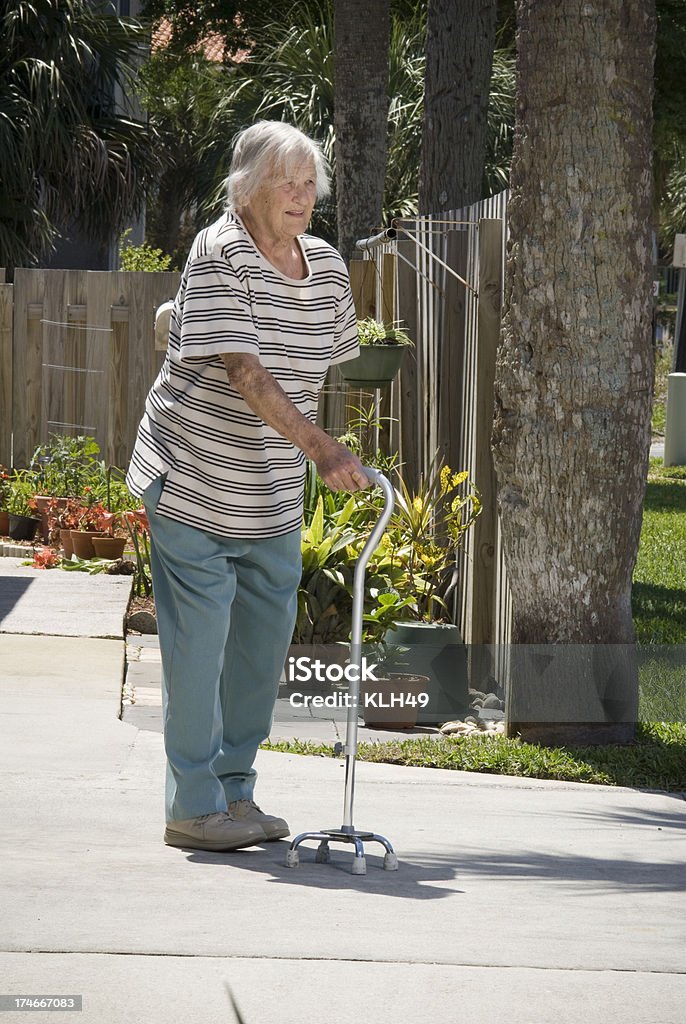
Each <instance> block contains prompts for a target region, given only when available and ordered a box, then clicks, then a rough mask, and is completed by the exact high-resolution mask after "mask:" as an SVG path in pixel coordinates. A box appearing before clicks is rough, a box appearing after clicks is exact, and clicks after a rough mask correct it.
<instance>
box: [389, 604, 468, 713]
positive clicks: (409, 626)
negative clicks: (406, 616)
mask: <svg viewBox="0 0 686 1024" xmlns="http://www.w3.org/2000/svg"><path fill="white" fill-rule="evenodd" d="M384 643H385V644H386V648H387V651H388V654H389V658H390V667H392V670H393V671H398V672H407V671H409V672H412V673H415V674H417V675H422V676H428V678H429V682H428V685H427V693H428V694H429V702H428V704H427V706H426V708H425V709H422V708H420V709H419V711H418V713H417V724H418V725H437V724H438V723H440V722H448V721H450V719H453V718H459V717H460V716H462V715H464V714H465V713H466V712H468V709H469V682H468V676H467V648H466V646H465V644H464V643H463V642H462V636H461V634H460V630H459V629H458V627H457V626H454V625H452V624H450V623H439V622H396V623H395V625H394V626H392V627H391V628H390V629H388V630H386V635H385V637H384Z"/></svg>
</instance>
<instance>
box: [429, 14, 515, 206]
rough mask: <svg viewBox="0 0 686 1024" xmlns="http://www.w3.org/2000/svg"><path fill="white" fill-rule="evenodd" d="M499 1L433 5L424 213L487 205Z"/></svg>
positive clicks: (430, 22) (430, 15) (430, 34)
mask: <svg viewBox="0 0 686 1024" xmlns="http://www.w3.org/2000/svg"><path fill="white" fill-rule="evenodd" d="M496 16H497V3H496V0H429V7H428V14H427V29H426V71H425V76H424V129H423V134H422V167H421V175H420V183H419V210H420V212H421V213H440V212H441V211H442V210H459V209H461V208H462V207H464V206H468V205H469V204H470V203H475V202H477V201H478V200H479V199H481V192H482V184H483V174H484V158H485V155H486V130H487V115H488V91H489V85H490V81H491V68H492V65H493V49H494V47H495V29H496Z"/></svg>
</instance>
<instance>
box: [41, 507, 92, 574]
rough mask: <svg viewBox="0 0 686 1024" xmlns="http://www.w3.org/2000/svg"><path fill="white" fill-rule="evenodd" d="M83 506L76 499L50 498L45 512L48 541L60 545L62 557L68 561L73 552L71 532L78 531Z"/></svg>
mask: <svg viewBox="0 0 686 1024" xmlns="http://www.w3.org/2000/svg"><path fill="white" fill-rule="evenodd" d="M83 511H84V509H83V505H82V504H81V502H80V501H78V500H77V499H76V498H51V499H50V501H49V502H48V504H47V506H46V510H45V514H46V517H47V522H48V540H49V542H50V543H57V542H58V540H59V542H60V543H61V544H62V549H63V552H64V557H65V558H66V559H70V558H71V556H72V553H73V551H74V546H73V544H72V539H71V531H72V530H78V528H79V523H80V521H81V516H82V515H83Z"/></svg>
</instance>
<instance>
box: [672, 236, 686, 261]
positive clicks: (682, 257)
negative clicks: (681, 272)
mask: <svg viewBox="0 0 686 1024" xmlns="http://www.w3.org/2000/svg"><path fill="white" fill-rule="evenodd" d="M672 266H673V267H686V235H675V236H674V259H673V260H672Z"/></svg>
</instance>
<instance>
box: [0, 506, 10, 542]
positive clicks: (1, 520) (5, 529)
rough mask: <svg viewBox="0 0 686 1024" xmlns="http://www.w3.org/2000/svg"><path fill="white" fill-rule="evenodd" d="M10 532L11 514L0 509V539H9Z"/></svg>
mask: <svg viewBox="0 0 686 1024" xmlns="http://www.w3.org/2000/svg"><path fill="white" fill-rule="evenodd" d="M9 532H10V514H9V512H7V511H6V510H5V509H4V508H3V509H0V537H7V536H8V535H9Z"/></svg>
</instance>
